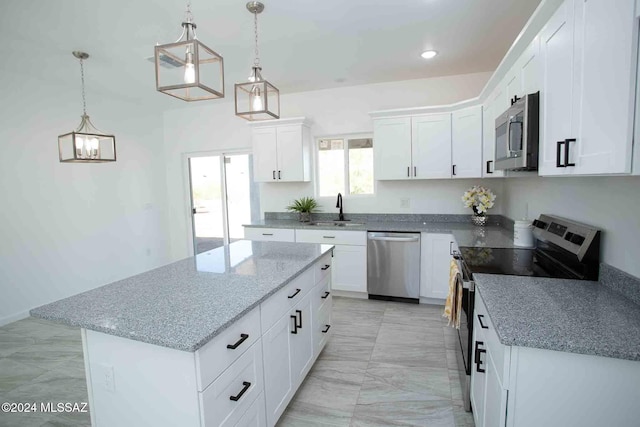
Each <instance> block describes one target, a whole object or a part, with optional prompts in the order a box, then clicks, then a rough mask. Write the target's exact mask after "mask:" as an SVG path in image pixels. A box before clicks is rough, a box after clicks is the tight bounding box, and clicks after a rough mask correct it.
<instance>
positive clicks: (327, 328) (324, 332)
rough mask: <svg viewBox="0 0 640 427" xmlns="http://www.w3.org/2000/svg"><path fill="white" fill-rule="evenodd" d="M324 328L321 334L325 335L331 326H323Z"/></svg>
mask: <svg viewBox="0 0 640 427" xmlns="http://www.w3.org/2000/svg"><path fill="white" fill-rule="evenodd" d="M324 326H326V328H325V329H324V330H323V331H322V333H323V334H326V333H327V332H329V329H331V325H324Z"/></svg>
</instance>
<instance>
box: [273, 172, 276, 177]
mask: <svg viewBox="0 0 640 427" xmlns="http://www.w3.org/2000/svg"><path fill="white" fill-rule="evenodd" d="M273 179H276V171H273Z"/></svg>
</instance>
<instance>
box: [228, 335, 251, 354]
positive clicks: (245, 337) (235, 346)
mask: <svg viewBox="0 0 640 427" xmlns="http://www.w3.org/2000/svg"><path fill="white" fill-rule="evenodd" d="M247 338H249V334H240V339H239V340H238V341H236V342H235V343H234V344H227V348H228V349H230V350H235V349H236V348H238V346H239V345H240V344H242V343H243V342H245V341H246V340H247Z"/></svg>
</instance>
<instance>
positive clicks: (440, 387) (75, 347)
mask: <svg viewBox="0 0 640 427" xmlns="http://www.w3.org/2000/svg"><path fill="white" fill-rule="evenodd" d="M333 301H334V309H333V320H332V328H333V330H334V334H333V336H332V338H331V340H330V341H329V343H328V344H327V347H326V348H325V349H324V351H323V352H322V353H321V355H320V357H319V358H318V361H317V362H316V364H315V365H314V366H313V368H312V370H311V372H310V373H309V375H308V377H307V378H306V380H305V381H304V382H303V384H302V385H301V387H300V389H299V390H298V392H297V393H296V395H295V397H294V398H293V400H292V401H291V403H290V404H289V406H288V408H287V410H286V412H285V413H284V414H283V416H282V418H281V419H280V422H279V423H278V427H297V426H300V427H314V426H317V427H329V426H427V427H431V426H433V427H440V426H446V427H454V426H459V427H467V426H468V427H473V426H474V424H473V418H472V416H471V414H469V413H466V412H465V411H464V409H463V407H462V396H461V391H460V382H459V378H458V372H457V370H456V363H455V351H454V350H455V347H454V346H455V342H456V341H455V339H456V335H455V330H453V329H451V328H449V327H447V326H446V321H445V320H444V318H442V317H441V313H442V307H440V306H427V305H411V304H402V303H394V302H384V301H373V300H357V299H350V298H337V297H336V298H334V300H333ZM86 401H87V387H86V383H85V373H84V363H83V360H82V342H81V339H80V331H79V329H78V328H71V327H66V326H63V325H58V324H55V323H52V322H47V321H44V320H40V319H35V318H27V319H24V320H21V321H18V322H14V323H12V324H9V325H6V326H4V327H1V328H0V403H2V402H22V403H25V402H37V403H38V404H39V403H40V402H54V403H58V402H72V403H73V402H86ZM88 425H90V419H89V414H88V413H42V412H34V413H21V414H15V413H8V414H7V413H2V412H0V427H2V426H28V427H31V426H34V427H35V426H38V427H39V426H42V427H45V426H46V427H54V426H70V427H71V426H88Z"/></svg>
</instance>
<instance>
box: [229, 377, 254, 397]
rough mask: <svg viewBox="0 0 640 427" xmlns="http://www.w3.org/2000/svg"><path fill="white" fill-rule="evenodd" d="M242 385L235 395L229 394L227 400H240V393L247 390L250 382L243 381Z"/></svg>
mask: <svg viewBox="0 0 640 427" xmlns="http://www.w3.org/2000/svg"><path fill="white" fill-rule="evenodd" d="M242 385H243V387H242V390H240V393H238V394H236V395H235V396H229V400H233V401H234V402H237V401H238V400H240V398H241V397H242V395H243V394H245V393H246V392H247V390H249V387H251V383H250V382H248V381H243V382H242Z"/></svg>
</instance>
